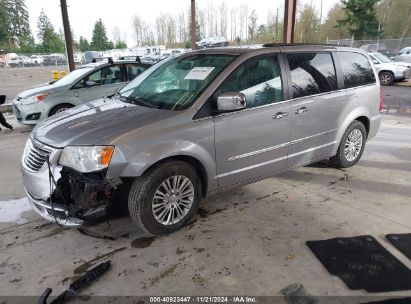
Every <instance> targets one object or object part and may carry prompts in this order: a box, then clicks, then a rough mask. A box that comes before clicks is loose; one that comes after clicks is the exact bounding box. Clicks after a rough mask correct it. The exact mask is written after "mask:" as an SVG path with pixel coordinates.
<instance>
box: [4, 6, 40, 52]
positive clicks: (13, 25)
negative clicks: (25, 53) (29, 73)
mask: <svg viewBox="0 0 411 304" xmlns="http://www.w3.org/2000/svg"><path fill="white" fill-rule="evenodd" d="M32 43H33V37H32V34H31V30H30V24H29V13H28V11H27V7H26V4H25V0H0V45H4V46H5V47H7V48H8V49H9V50H14V49H16V48H17V47H24V46H27V45H31V46H32V45H33V44H32Z"/></svg>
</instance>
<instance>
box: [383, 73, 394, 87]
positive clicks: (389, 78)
mask: <svg viewBox="0 0 411 304" xmlns="http://www.w3.org/2000/svg"><path fill="white" fill-rule="evenodd" d="M380 83H381V84H382V85H383V86H389V85H392V84H393V83H394V75H393V74H392V73H391V72H382V73H380Z"/></svg>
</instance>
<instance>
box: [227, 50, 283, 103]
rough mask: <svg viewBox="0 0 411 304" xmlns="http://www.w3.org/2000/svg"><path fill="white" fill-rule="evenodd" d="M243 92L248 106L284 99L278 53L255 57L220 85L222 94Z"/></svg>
mask: <svg viewBox="0 0 411 304" xmlns="http://www.w3.org/2000/svg"><path fill="white" fill-rule="evenodd" d="M226 92H241V93H243V94H244V95H245V97H246V102H247V108H254V107H258V106H262V105H266V104H270V103H275V102H279V101H282V100H283V88H282V82H281V71H280V65H279V63H278V58H277V56H276V55H271V56H264V57H258V58H253V59H250V60H248V61H246V62H245V63H243V64H242V65H241V66H240V67H239V68H237V69H236V70H235V71H234V72H233V73H232V74H231V75H230V76H229V77H228V78H227V79H226V81H225V82H224V83H223V85H222V86H221V87H220V94H222V93H226Z"/></svg>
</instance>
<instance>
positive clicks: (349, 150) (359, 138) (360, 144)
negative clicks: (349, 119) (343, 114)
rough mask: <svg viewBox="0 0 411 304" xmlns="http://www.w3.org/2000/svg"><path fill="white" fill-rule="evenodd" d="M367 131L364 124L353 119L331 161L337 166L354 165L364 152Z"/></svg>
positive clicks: (346, 166)
mask: <svg viewBox="0 0 411 304" xmlns="http://www.w3.org/2000/svg"><path fill="white" fill-rule="evenodd" d="M366 140H367V131H366V129H365V127H364V125H363V124H362V123H361V122H359V121H358V120H355V121H354V122H353V123H352V124H351V125H350V126H349V127H348V128H347V130H346V131H345V133H344V135H343V137H342V140H341V143H340V146H339V147H338V150H337V154H336V155H335V156H333V157H331V161H332V163H333V164H334V165H335V166H336V167H337V168H348V167H352V166H354V165H355V164H356V163H357V162H358V161H359V160H360V158H361V156H362V153H363V152H364V147H365V142H366Z"/></svg>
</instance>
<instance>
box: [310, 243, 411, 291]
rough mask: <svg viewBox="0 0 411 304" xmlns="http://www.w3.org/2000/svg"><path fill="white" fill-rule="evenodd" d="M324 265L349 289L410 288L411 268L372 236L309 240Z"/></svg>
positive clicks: (396, 289)
mask: <svg viewBox="0 0 411 304" xmlns="http://www.w3.org/2000/svg"><path fill="white" fill-rule="evenodd" d="M306 244H307V246H308V247H309V248H310V249H311V251H312V252H313V253H314V254H315V255H316V257H317V258H318V259H319V260H320V262H321V263H322V264H323V265H324V267H325V268H326V269H327V270H328V272H330V273H331V274H333V275H336V276H339V277H340V278H341V280H343V281H344V283H345V284H347V286H348V287H349V288H350V289H353V290H358V289H365V290H367V291H368V292H388V291H399V290H411V271H410V270H409V269H408V268H407V267H406V266H405V265H404V264H402V263H401V262H400V261H399V260H398V259H397V258H395V257H394V256H393V255H392V254H391V253H390V252H389V251H388V250H387V249H385V248H384V247H383V246H382V245H381V244H380V243H378V242H377V240H376V239H375V238H374V237H372V236H371V235H363V236H357V237H349V238H335V239H330V240H324V241H308V242H306Z"/></svg>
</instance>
